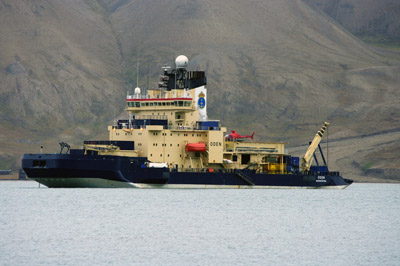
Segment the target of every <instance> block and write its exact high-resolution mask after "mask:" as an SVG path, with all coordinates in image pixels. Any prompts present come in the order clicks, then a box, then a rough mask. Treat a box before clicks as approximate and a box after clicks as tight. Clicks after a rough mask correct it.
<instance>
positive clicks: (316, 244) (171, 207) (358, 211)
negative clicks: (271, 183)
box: [0, 181, 400, 265]
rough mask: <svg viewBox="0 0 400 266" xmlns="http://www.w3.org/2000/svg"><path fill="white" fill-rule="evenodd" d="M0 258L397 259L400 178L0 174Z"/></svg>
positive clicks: (147, 261)
mask: <svg viewBox="0 0 400 266" xmlns="http://www.w3.org/2000/svg"><path fill="white" fill-rule="evenodd" d="M0 265H400V185H396V184H353V185H351V186H350V187H348V188H347V189H345V190H298V189H292V190H291V189H276V190H275V189H266V190H227V189H226V190H224V189H215V190H189V189H187V190H161V189H149V190H144V189H143V190H141V189H49V188H45V187H40V188H38V184H37V183H35V182H31V181H26V182H24V181H13V182H0Z"/></svg>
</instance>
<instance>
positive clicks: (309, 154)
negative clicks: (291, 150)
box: [301, 122, 329, 171]
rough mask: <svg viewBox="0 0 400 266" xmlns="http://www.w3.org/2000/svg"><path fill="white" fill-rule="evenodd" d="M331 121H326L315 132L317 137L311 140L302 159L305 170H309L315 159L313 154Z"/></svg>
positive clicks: (302, 166)
mask: <svg viewBox="0 0 400 266" xmlns="http://www.w3.org/2000/svg"><path fill="white" fill-rule="evenodd" d="M328 125H329V123H328V122H325V123H324V125H323V126H322V127H321V129H320V130H319V131H318V132H317V134H315V137H314V139H313V141H312V142H311V144H310V146H309V147H308V149H307V151H306V153H305V154H304V156H303V158H302V160H301V168H302V169H303V170H306V171H309V170H310V167H311V164H312V161H313V155H314V152H315V150H316V149H317V148H318V144H319V143H320V142H321V140H322V136H323V135H324V133H325V130H326V128H327V127H328Z"/></svg>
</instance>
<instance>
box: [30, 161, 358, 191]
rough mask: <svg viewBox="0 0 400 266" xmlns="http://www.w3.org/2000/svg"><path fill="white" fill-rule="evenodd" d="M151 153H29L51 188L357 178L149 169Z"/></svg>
mask: <svg viewBox="0 0 400 266" xmlns="http://www.w3.org/2000/svg"><path fill="white" fill-rule="evenodd" d="M146 159H147V158H145V157H121V156H99V155H70V154H24V156H23V159H22V167H23V169H24V171H25V172H26V174H27V176H28V177H29V178H30V179H33V180H35V181H37V182H39V183H41V184H44V185H46V186H48V187H138V188H154V187H156V188H286V187H293V188H345V187H347V186H348V185H350V184H351V182H352V181H351V180H345V179H343V178H342V177H341V176H339V175H337V174H336V173H328V174H324V175H317V174H308V175H305V174H290V173H289V174H261V173H256V172H255V171H251V170H226V169H216V170H214V171H213V172H206V171H205V170H204V169H192V170H191V171H188V172H181V171H176V170H174V169H173V170H171V169H169V168H147V167H145V162H146Z"/></svg>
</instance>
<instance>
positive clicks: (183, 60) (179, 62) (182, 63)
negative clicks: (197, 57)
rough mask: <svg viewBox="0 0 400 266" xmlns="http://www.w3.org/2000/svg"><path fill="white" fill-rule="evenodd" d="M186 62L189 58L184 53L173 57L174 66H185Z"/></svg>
mask: <svg viewBox="0 0 400 266" xmlns="http://www.w3.org/2000/svg"><path fill="white" fill-rule="evenodd" d="M188 63H189V59H188V58H187V57H186V56H184V55H180V56H178V57H177V58H176V59H175V64H176V68H185V67H187V65H188Z"/></svg>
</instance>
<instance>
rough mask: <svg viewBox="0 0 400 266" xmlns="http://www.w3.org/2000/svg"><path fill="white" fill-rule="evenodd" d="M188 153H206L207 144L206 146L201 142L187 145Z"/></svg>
mask: <svg viewBox="0 0 400 266" xmlns="http://www.w3.org/2000/svg"><path fill="white" fill-rule="evenodd" d="M186 151H187V152H190V151H194V152H205V151H206V144H204V143H203V142H199V143H188V144H187V145H186Z"/></svg>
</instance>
